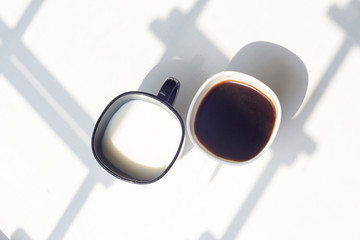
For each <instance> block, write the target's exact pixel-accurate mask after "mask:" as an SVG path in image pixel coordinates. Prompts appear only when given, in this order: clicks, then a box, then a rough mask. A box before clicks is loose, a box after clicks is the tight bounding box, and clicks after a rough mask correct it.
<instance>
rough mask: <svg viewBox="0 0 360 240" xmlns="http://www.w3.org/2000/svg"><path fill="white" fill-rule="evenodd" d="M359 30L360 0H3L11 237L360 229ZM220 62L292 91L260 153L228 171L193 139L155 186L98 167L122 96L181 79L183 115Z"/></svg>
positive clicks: (1, 230) (1, 209)
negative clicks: (106, 127) (109, 120)
mask: <svg viewBox="0 0 360 240" xmlns="http://www.w3.org/2000/svg"><path fill="white" fill-rule="evenodd" d="M359 26H360V1H359V0H345V1H340V0H337V1H336V0H334V1H329V0H322V1H285V0H275V1H266V0H258V1H250V0H245V1H235V0H225V1H221V0H181V1H180V0H171V1H169V0H155V1H139V0H134V1H115V0H105V1H94V0H91V1H90V0H87V1H85V0H83V1H71V0H64V1H55V0H47V1H42V0H1V1H0V146H1V147H0V154H1V156H0V239H1V240H3V239H11V240H20V239H21V240H23V239H24V240H28V239H182V240H195V239H196V240H219V239H226V240H228V239H229V240H232V239H247V240H249V239H276V240H279V239H284V240H285V239H293V240H295V239H347V240H352V239H360V229H359V226H360V157H359V148H360V125H359V123H360V100H359V88H360V27H359ZM223 70H237V71H242V72H245V73H248V74H251V75H253V76H255V77H258V78H259V79H260V80H262V81H264V82H265V83H267V84H268V85H269V86H270V87H272V88H273V89H274V91H275V92H276V93H277V94H278V96H279V98H280V101H281V104H282V106H283V111H284V116H283V119H282V125H281V128H280V131H279V134H278V136H277V139H276V140H275V142H274V144H273V145H272V147H271V148H270V150H269V151H268V152H267V153H266V154H265V155H263V156H262V157H261V158H260V159H259V160H258V161H255V162H253V163H252V164H249V165H245V166H241V167H234V166H228V165H224V166H222V167H221V168H220V169H218V170H219V171H218V172H216V171H215V170H216V167H217V165H216V164H215V163H214V162H212V161H211V160H210V159H208V158H207V157H206V156H204V155H202V154H201V153H200V152H199V151H198V150H197V149H195V148H193V146H192V145H191V143H190V142H189V141H187V143H186V145H185V150H184V154H183V157H182V158H181V159H179V160H178V161H177V163H176V165H174V167H173V168H172V169H171V170H170V172H169V173H168V174H167V175H166V176H165V177H164V178H163V179H161V180H160V181H158V182H156V183H154V184H150V185H134V184H130V183H127V182H123V181H120V180H117V179H115V178H113V177H112V176H110V175H109V174H108V173H107V172H106V171H105V170H103V169H102V168H101V167H100V166H99V165H98V164H97V162H96V161H95V159H94V157H93V155H92V153H91V149H90V137H91V134H92V130H93V126H94V123H95V121H96V119H97V118H98V116H99V115H100V113H101V112H102V110H103V108H104V107H105V106H106V105H107V103H108V102H110V101H111V100H112V99H113V98H114V97H115V96H117V95H118V94H120V93H123V92H126V91H130V90H138V89H140V90H142V91H147V92H150V93H156V92H157V91H158V89H159V87H160V85H161V83H162V82H163V81H164V80H165V78H166V77H168V76H174V77H177V78H178V79H179V80H180V81H181V84H182V86H181V89H180V92H179V96H178V98H177V100H176V103H175V105H174V107H175V109H176V110H177V111H178V112H179V113H180V115H181V116H182V117H183V118H184V119H185V116H186V112H187V109H188V107H189V104H190V101H191V98H192V96H194V94H195V92H196V90H197V89H198V88H199V86H200V85H201V83H202V82H204V81H205V80H206V79H207V78H208V77H209V76H211V75H213V74H215V73H217V72H220V71H223ZM187 140H188V139H187Z"/></svg>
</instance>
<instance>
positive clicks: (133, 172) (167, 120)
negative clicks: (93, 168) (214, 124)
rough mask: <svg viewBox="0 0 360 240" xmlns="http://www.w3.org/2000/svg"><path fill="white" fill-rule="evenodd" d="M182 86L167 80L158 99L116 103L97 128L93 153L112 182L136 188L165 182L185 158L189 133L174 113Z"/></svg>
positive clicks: (122, 98)
mask: <svg viewBox="0 0 360 240" xmlns="http://www.w3.org/2000/svg"><path fill="white" fill-rule="evenodd" d="M179 88H180V82H179V81H178V80H177V79H175V78H168V79H167V80H166V81H165V82H164V84H163V85H162V87H161V88H160V90H159V93H158V94H157V96H156V95H153V94H150V93H146V92H140V91H132V92H126V93H123V94H121V95H119V96H117V97H116V98H115V99H114V100H112V101H111V102H110V103H109V104H108V105H107V107H106V108H105V110H104V111H103V112H102V114H101V115H100V117H99V119H98V121H97V122H96V125H95V128H94V132H93V135H92V150H93V153H94V156H95V158H96V160H97V161H98V163H99V164H100V165H101V166H102V167H103V168H104V169H105V170H107V171H108V172H109V173H110V174H112V175H113V176H115V177H117V178H119V179H122V180H125V181H128V182H132V183H139V184H145V183H152V182H155V181H157V180H159V179H161V178H162V177H163V176H164V175H165V174H166V173H167V172H168V171H169V169H170V168H171V167H172V166H173V164H174V162H175V161H176V160H177V159H178V158H179V157H180V156H181V151H182V147H183V145H184V144H183V142H184V137H185V128H184V123H183V121H182V119H181V117H180V115H179V114H178V113H177V112H176V110H175V109H174V108H173V107H172V105H173V104H174V102H175V99H176V96H177V93H178V91H179Z"/></svg>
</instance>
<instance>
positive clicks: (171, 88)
mask: <svg viewBox="0 0 360 240" xmlns="http://www.w3.org/2000/svg"><path fill="white" fill-rule="evenodd" d="M179 89H180V81H179V80H177V79H176V78H174V77H169V78H168V79H167V80H166V81H165V82H164V84H163V85H162V86H161V88H160V90H159V93H158V95H157V96H158V97H159V98H160V99H161V100H163V101H165V102H167V103H168V104H170V105H171V106H172V105H173V104H174V102H175V99H176V96H177V94H178V92H179Z"/></svg>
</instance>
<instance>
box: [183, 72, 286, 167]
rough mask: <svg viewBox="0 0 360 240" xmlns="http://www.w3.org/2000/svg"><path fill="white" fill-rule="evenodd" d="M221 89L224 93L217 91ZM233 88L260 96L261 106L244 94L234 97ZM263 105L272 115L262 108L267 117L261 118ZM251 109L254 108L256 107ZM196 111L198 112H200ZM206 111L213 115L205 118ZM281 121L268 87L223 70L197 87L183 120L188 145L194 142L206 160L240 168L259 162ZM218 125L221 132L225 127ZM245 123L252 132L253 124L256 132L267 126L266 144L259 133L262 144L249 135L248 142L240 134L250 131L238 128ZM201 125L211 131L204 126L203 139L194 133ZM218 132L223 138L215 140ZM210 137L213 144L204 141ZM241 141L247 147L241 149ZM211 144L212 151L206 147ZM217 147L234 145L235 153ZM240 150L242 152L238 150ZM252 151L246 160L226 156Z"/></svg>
mask: <svg viewBox="0 0 360 240" xmlns="http://www.w3.org/2000/svg"><path fill="white" fill-rule="evenodd" d="M224 84H227V86H226V85H224ZM231 84H232V85H231ZM220 88H221V89H223V90H220ZM236 88H239V91H240V90H241V89H240V88H242V89H243V90H241V91H245V90H246V91H247V92H249V96H258V97H259V99H260V96H261V97H262V98H264V99H265V100H264V103H259V101H257V99H256V98H254V99H251V98H249V97H246V96H247V95H246V94H237V90H236ZM245 88H246V89H245ZM224 89H225V90H226V89H229V91H230V92H229V94H227V93H225V92H224V91H225V90H224ZM221 91H223V92H222V95H221V94H220V93H221ZM246 91H245V93H247V92H246ZM216 94H217V95H216ZM227 95H229V96H227ZM230 95H231V96H230ZM239 95H243V96H239ZM216 96H218V97H216ZM221 96H225V97H223V98H226V100H224V101H222V102H221V101H220V100H219V101H220V102H219V103H218V104H217V102H216V101H218V99H220V98H221ZM229 97H230V98H229ZM254 101H255V103H254ZM256 101H257V102H256ZM211 103H214V104H215V105H217V108H216V109H217V110H213V109H212V107H213V106H215V105H213V106H212V105H211ZM206 104H207V105H206ZM220 104H222V105H221V107H220ZM241 104H243V106H240V105H241ZM265 105H266V106H267V108H269V106H270V105H271V107H272V109H273V110H272V111H273V113H271V114H270V113H269V111H268V110H266V111H265V109H264V113H266V114H267V115H266V116H265V115H264V116H265V117H263V115H262V112H261V111H262V108H263V107H262V106H265ZM237 106H239V107H237ZM253 106H255V108H254V107H253ZM248 107H249V108H250V107H251V108H252V109H248V110H246V108H248ZM238 108H241V109H245V110H246V111H250V113H251V114H250V115H251V117H248V116H247V115H246V114H247V112H246V111H245V112H243V113H240V110H238ZM253 109H255V110H253ZM258 109H260V110H261V111H258ZM199 110H200V113H199ZM206 111H207V112H208V114H210V113H209V112H212V114H213V115H204V114H206V113H207V112H206ZM216 111H219V113H218V114H217V112H216ZM224 111H225V112H224ZM251 111H252V112H251ZM239 114H240V115H239ZM241 114H242V115H241ZM273 115H274V116H273ZM233 116H235V117H234V118H233ZM272 116H273V117H272ZM226 117H228V119H226ZM201 118H203V120H199V119H201ZM222 118H224V119H222ZM243 118H246V119H247V118H249V120H244V121H242V119H243ZM266 118H269V119H270V118H271V122H269V123H268V122H265V124H264V126H263V125H262V124H261V123H262V122H261V121H263V120H264V119H266ZM204 119H205V120H204ZM229 119H230V120H229ZM212 121H213V123H211V122H212ZM227 121H228V122H227ZM234 121H235V122H234ZM269 121H270V120H269ZM280 121H281V106H280V102H279V100H278V98H277V96H276V95H275V93H274V92H273V91H272V90H271V89H270V88H269V87H268V86H266V85H265V84H264V83H262V82H261V81H260V80H258V79H256V78H254V77H252V76H249V75H246V74H244V73H240V72H234V71H225V72H220V73H217V74H215V75H213V76H212V77H210V78H209V79H208V80H207V81H205V82H204V83H203V84H202V86H201V87H200V88H199V90H198V91H197V93H196V94H195V96H194V98H193V100H192V102H191V104H190V107H189V111H188V115H187V121H186V128H187V132H188V135H189V138H190V140H191V142H192V143H193V145H194V146H195V147H196V148H197V149H199V150H200V151H201V152H203V153H204V154H205V155H207V156H208V157H209V158H211V159H214V160H216V161H218V162H220V163H228V164H232V165H242V164H246V163H249V162H252V161H254V160H255V159H258V158H259V157H260V156H261V155H262V154H263V153H264V152H266V150H268V148H269V147H270V145H271V143H272V142H273V141H274V139H275V136H276V134H277V132H278V129H279V126H280ZM219 122H220V123H222V125H224V126H225V131H224V132H223V130H222V129H223V128H224V126H218V125H217V124H218V123H219ZM244 122H246V123H247V124H248V125H249V126H252V125H254V129H258V128H255V125H256V124H257V125H259V126H260V128H259V129H261V128H265V126H266V127H267V129H268V130H267V133H266V134H267V136H268V137H267V139H266V141H265V138H264V137H263V135H260V134H258V135H259V136H261V137H262V139H261V141H260V140H258V139H256V138H255V137H253V136H257V135H256V134H255V135H249V136H251V139H250V137H249V139H246V137H247V135H246V134H242V133H243V132H244V131H249V132H251V131H250V130H248V129H249V128H248V127H247V128H246V129H245V130H244V129H241V128H244V126H245V125H246V124H245V125H244V124H243V123H244ZM253 122H254V123H253ZM238 123H239V124H238ZM255 123H256V124H255ZM270 123H271V126H270ZM204 124H205V125H207V124H209V126H210V127H211V128H210V129H206V127H207V126H206V127H204V128H205V130H201V131H202V132H203V134H202V136H200V134H199V132H201V131H200V130H197V129H201V128H202V127H201V126H202V125H204ZM195 126H196V127H195ZM226 127H227V128H230V129H226ZM226 131H227V132H226ZM254 131H255V130H254ZM256 131H260V130H256ZM219 133H220V135H222V137H219V139H216V136H218V135H219ZM238 133H239V134H238ZM211 134H213V135H216V134H218V135H216V136H211ZM264 134H265V133H264ZM227 135H229V136H230V135H231V139H230V138H229V139H227V137H228V136H227ZM209 136H211V138H212V140H211V141H213V142H209V141H210V140H207V138H208V137H209ZM209 138H210V137H209ZM234 138H239V139H235V141H234ZM241 138H243V139H241ZM201 139H202V140H201ZM206 141H208V142H209V143H207V142H206ZM214 141H215V142H214ZM216 141H219V142H216ZM244 141H246V144H244V146H242V145H243V144H241V142H244ZM257 142H261V144H258V143H257ZM252 143H254V144H257V145H256V146H255V145H254V147H252ZM211 144H213V145H212V146H213V147H214V148H213V149H211V147H209V146H211ZM220 145H224V146H226V145H229V146H230V145H234V146H233V147H232V148H231V151H235V153H234V154H233V153H230V152H229V153H227V152H226V151H228V150H229V149H230V147H229V148H226V147H225V148H224V149H221V147H219V146H220ZM245 145H246V146H250V147H246V146H245ZM215 148H217V149H216V151H217V152H216V151H215V150H214V149H215ZM242 148H243V149H244V150H241V149H242ZM252 148H254V149H256V151H255V150H254V151H253V152H251V153H246V154H247V156H248V157H247V158H246V159H245V158H244V159H240V158H237V159H235V158H232V157H227V156H228V155H231V154H233V155H234V156H235V154H237V155H236V156H240V155H241V154H242V153H241V151H245V152H246V151H247V149H252ZM218 149H220V151H225V152H222V153H221V154H219V150H218ZM244 154H245V153H244ZM231 156H232V155H231ZM244 156H245V155H244Z"/></svg>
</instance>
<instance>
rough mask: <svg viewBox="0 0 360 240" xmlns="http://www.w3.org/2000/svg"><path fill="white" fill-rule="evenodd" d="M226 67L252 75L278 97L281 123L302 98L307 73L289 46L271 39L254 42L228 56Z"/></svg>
mask: <svg viewBox="0 0 360 240" xmlns="http://www.w3.org/2000/svg"><path fill="white" fill-rule="evenodd" d="M228 70H232V71H238V72H243V73H246V74H248V75H251V76H253V77H255V78H257V79H259V80H260V81H262V82H263V83H265V84H266V85H267V86H269V87H270V88H271V89H272V90H273V91H274V92H275V94H276V95H277V97H278V98H279V101H280V104H281V109H282V119H281V125H282V127H284V125H286V124H287V123H288V121H289V120H290V119H291V118H292V117H293V116H294V114H295V113H296V112H297V110H298V109H299V107H300V105H301V103H302V102H303V100H304V97H305V94H306V90H307V86H308V74H307V70H306V67H305V65H304V63H303V62H302V61H301V59H300V58H299V57H298V56H296V55H295V54H294V53H292V52H291V51H289V50H288V49H286V48H284V47H282V46H279V45H277V44H274V43H270V42H262V41H261V42H260V41H259V42H253V43H250V44H248V45H246V46H245V47H243V48H242V49H241V50H240V51H239V52H238V53H237V54H236V55H235V56H234V57H233V59H232V60H231V62H230V64H229V67H228Z"/></svg>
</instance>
